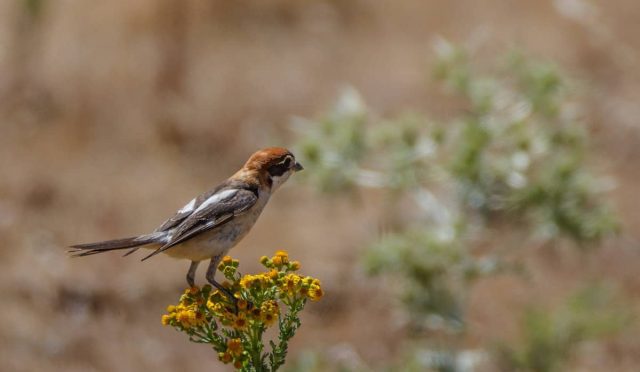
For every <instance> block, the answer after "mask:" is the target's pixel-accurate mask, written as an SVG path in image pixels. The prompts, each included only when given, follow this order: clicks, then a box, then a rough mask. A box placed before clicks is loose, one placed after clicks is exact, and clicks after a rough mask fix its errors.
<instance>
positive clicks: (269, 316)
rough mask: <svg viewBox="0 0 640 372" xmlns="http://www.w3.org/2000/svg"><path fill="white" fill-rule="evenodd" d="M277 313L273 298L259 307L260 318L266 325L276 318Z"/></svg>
mask: <svg viewBox="0 0 640 372" xmlns="http://www.w3.org/2000/svg"><path fill="white" fill-rule="evenodd" d="M279 313H280V310H279V309H278V303H277V302H275V301H273V300H270V301H265V302H264V303H263V304H262V306H261V307H260V319H261V320H262V322H263V323H264V324H265V325H266V326H267V327H269V326H270V325H272V324H273V322H275V320H276V319H278V315H279Z"/></svg>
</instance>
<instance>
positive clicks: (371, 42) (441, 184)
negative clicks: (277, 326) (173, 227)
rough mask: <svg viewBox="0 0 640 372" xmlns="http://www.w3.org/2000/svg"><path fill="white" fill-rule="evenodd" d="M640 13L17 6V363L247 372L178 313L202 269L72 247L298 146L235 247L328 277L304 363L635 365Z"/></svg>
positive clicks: (0, 275) (3, 133) (10, 199)
mask: <svg viewBox="0 0 640 372" xmlns="http://www.w3.org/2000/svg"><path fill="white" fill-rule="evenodd" d="M638 19H640V4H639V3H638V2H637V1H634V0H614V1H609V2H606V3H604V2H596V1H588V0H542V1H539V0H535V1H534V0H529V1H517V2H514V1H508V0H486V1H482V2H477V1H476V2H473V1H447V2H442V1H430V0H406V1H365V0H341V1H337V0H309V1H294V0H269V1H259V2H253V1H244V0H242V1H223V0H220V1H200V0H193V1H192V0H189V1H179V2H178V1H164V0H163V1H148V0H147V1H144V0H140V1H108V2H80V1H49V0H19V1H18V0H4V1H2V2H0V170H1V173H2V177H0V291H1V293H2V295H3V296H4V297H3V298H4V300H3V301H2V303H3V306H2V310H1V311H0V314H1V316H0V370H3V371H49V370H51V371H58V370H59V371H141V370H144V369H151V370H154V371H174V370H178V369H180V370H187V371H189V370H197V369H203V368H206V369H207V370H228V367H225V366H223V365H222V364H221V363H219V362H218V361H217V356H216V355H215V353H214V352H213V351H212V350H210V349H209V348H207V347H206V346H202V345H194V344H191V343H189V342H188V341H187V340H186V338H185V337H183V335H181V334H179V333H177V332H174V331H173V330H171V329H169V328H167V327H162V326H161V325H160V316H161V315H162V314H163V312H164V309H165V306H166V305H167V304H170V303H173V302H175V300H176V299H177V297H178V295H179V293H180V292H181V291H182V290H183V288H184V286H185V283H184V275H185V273H186V270H187V268H188V263H187V262H182V261H176V260H172V259H170V258H167V257H156V258H154V259H153V260H151V261H146V262H144V263H141V262H139V260H138V259H136V258H137V257H136V256H130V257H128V258H126V259H123V258H121V257H120V255H119V254H117V253H114V254H105V255H100V256H93V257H89V258H83V259H70V258H69V257H68V255H67V254H66V253H65V247H66V246H68V245H70V244H74V243H80V242H88V241H97V240H103V239H109V238H117V237H124V236H130V235H135V234H139V233H143V232H147V231H150V230H153V229H154V228H156V227H157V226H158V225H159V224H160V223H161V222H162V221H163V220H164V219H165V218H166V217H168V216H169V215H170V214H172V213H173V212H174V211H175V210H176V209H177V208H179V207H181V206H182V205H184V204H185V203H186V202H187V201H189V200H190V199H191V198H192V197H193V196H194V195H197V194H199V193H200V192H202V191H204V190H206V189H208V188H209V187H211V186H213V185H215V184H216V183H218V182H219V181H221V180H223V179H224V178H226V177H228V176H229V175H230V174H232V173H233V172H234V171H235V170H236V169H237V168H239V167H240V166H241V165H242V164H243V163H244V161H245V160H246V158H247V157H248V156H249V155H250V154H251V153H252V152H254V151H255V150H256V149H258V148H261V147H266V146H274V145H281V146H288V147H291V148H292V149H294V150H296V152H297V155H298V157H299V158H301V159H302V160H301V162H302V163H303V165H305V169H306V170H305V172H304V173H305V174H304V175H303V174H300V177H298V175H296V177H295V178H296V179H295V180H292V181H290V182H289V183H288V184H287V185H286V187H284V188H283V189H281V190H280V191H279V192H278V193H277V194H276V196H275V197H274V198H273V200H272V201H271V203H270V205H269V207H268V208H267V209H266V210H265V213H263V215H262V217H261V219H260V220H259V222H258V224H257V225H256V226H255V228H254V229H253V231H252V233H251V234H250V235H249V236H248V237H247V238H246V239H245V240H244V241H243V242H242V243H241V244H240V245H239V246H237V247H236V248H235V249H234V250H233V251H232V254H233V255H234V257H237V258H239V259H240V261H241V264H242V266H241V267H242V269H243V270H244V272H254V271H256V270H259V264H258V262H257V259H258V258H259V257H260V256H262V255H270V254H272V253H273V252H274V251H275V250H276V249H286V250H288V251H289V252H290V254H291V256H292V257H293V258H294V259H298V260H300V261H301V262H302V265H303V270H302V272H303V273H307V274H310V275H313V276H315V277H318V278H320V279H321V280H322V281H323V286H324V288H325V289H326V297H325V298H324V299H323V300H322V301H321V302H319V303H312V304H310V306H308V311H307V312H306V314H304V316H303V326H302V328H301V330H300V331H299V332H298V334H297V337H296V338H295V339H294V341H293V345H292V348H291V350H290V355H289V359H288V367H289V368H290V369H292V370H301V371H303V370H318V371H322V370H338V369H340V370H354V371H359V370H384V369H390V370H416V371H422V370H438V371H440V370H442V371H445V370H446V371H512V370H522V371H558V370H576V371H578V370H579V371H603V370H609V371H637V370H638V368H639V366H640V341H639V340H638V338H637V336H636V335H637V334H638V331H639V329H638V324H637V322H636V321H635V319H634V318H635V316H634V315H635V314H637V312H638V309H639V307H640V300H639V294H640V276H638V267H640V251H639V250H638V238H639V237H640V236H639V235H640V202H639V201H638V198H637V197H636V192H637V190H638V185H639V183H640V167H638V165H637V161H638V160H639V159H640V123H639V122H638V117H640V105H638V102H639V100H640V70H639V69H638V68H637V66H638V65H640V38H638V37H637V36H638V35H640V22H638ZM505 66H506V67H505ZM345 128H346V129H345ZM478 128H480V129H479V130H478ZM389 159H391V160H393V161H391V162H389V161H388V160H389ZM197 280H198V282H200V283H202V282H203V281H204V277H203V273H202V272H200V273H199V275H198V279H197Z"/></svg>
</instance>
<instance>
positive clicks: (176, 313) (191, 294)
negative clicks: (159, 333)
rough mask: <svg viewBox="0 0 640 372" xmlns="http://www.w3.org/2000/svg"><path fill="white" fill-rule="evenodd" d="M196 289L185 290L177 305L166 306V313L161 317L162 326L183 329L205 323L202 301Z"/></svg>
mask: <svg viewBox="0 0 640 372" xmlns="http://www.w3.org/2000/svg"><path fill="white" fill-rule="evenodd" d="M199 295H200V289H199V288H198V287H192V288H188V289H186V290H185V292H184V294H183V295H182V296H181V297H180V302H179V303H178V305H175V306H174V305H169V306H167V313H168V314H165V315H163V316H162V324H163V325H175V326H178V325H180V326H182V328H184V329H189V328H192V327H199V326H201V325H203V324H204V323H205V322H206V315H205V313H204V309H203V306H202V305H203V303H204V300H203V299H202V296H199Z"/></svg>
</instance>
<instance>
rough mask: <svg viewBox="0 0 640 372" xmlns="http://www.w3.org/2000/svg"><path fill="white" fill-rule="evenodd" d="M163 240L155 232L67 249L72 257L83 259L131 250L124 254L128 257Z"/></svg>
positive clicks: (161, 234)
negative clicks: (120, 250) (104, 253)
mask: <svg viewBox="0 0 640 372" xmlns="http://www.w3.org/2000/svg"><path fill="white" fill-rule="evenodd" d="M163 238H164V234H163V233H157V232H156V233H151V234H147V235H140V236H134V237H131V238H124V239H114V240H105V241H102V242H97V243H86V244H76V245H72V246H71V247H69V248H71V249H70V250H69V253H71V254H72V255H73V257H84V256H91V255H94V254H98V253H103V252H109V251H115V250H119V249H128V248H131V250H130V251H129V252H127V253H125V256H128V255H130V254H131V253H133V252H135V251H137V250H138V249H139V248H141V247H142V246H145V245H148V244H153V243H162V241H163V240H162V239H163Z"/></svg>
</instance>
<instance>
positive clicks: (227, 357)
mask: <svg viewBox="0 0 640 372" xmlns="http://www.w3.org/2000/svg"><path fill="white" fill-rule="evenodd" d="M218 358H219V359H220V361H221V362H222V363H224V364H227V363H230V362H231V361H232V360H233V356H231V354H229V353H218Z"/></svg>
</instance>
